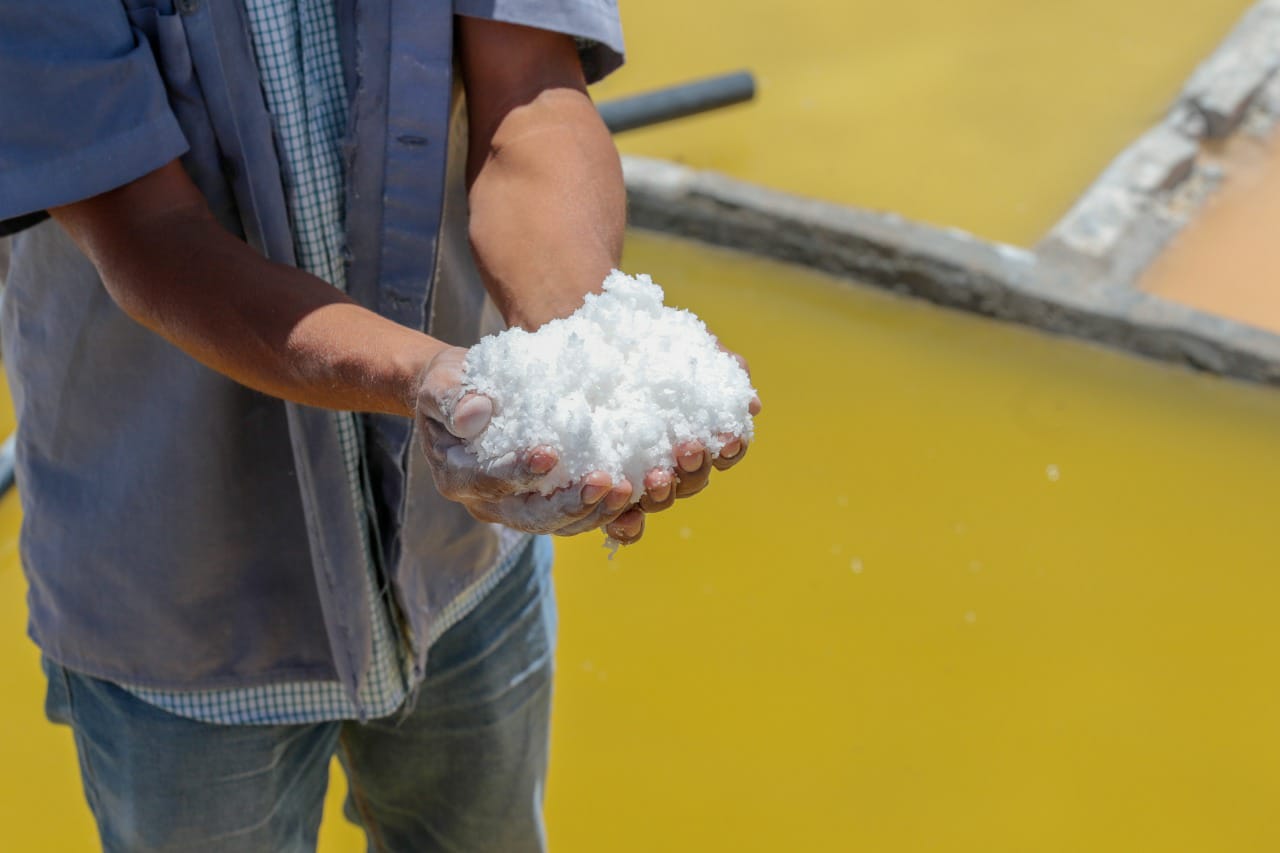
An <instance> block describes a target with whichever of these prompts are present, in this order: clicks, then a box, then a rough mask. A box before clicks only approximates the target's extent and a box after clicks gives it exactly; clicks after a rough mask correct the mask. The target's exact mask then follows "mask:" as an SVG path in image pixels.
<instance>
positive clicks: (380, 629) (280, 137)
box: [122, 0, 412, 724]
mask: <svg viewBox="0 0 1280 853" xmlns="http://www.w3.org/2000/svg"><path fill="white" fill-rule="evenodd" d="M245 10H246V12H247V13H248V20H249V34H250V37H251V39H252V42H253V51H254V56H255V58H256V59H257V65H258V72H259V75H260V76H261V79H262V90H263V95H264V96H265V98H266V103H267V109H268V110H269V111H270V113H271V118H272V122H273V125H274V127H275V136H276V141H277V144H278V147H279V149H280V161H281V175H282V178H283V183H284V193H285V204H286V205H287V206H288V210H289V224H290V230H291V232H292V234H293V250H294V254H295V258H296V261H297V265H298V267H299V268H301V269H304V270H306V271H307V272H309V273H311V274H312V275H315V276H316V277H318V278H321V279H324V280H325V281H327V282H329V284H332V285H333V286H334V287H336V288H337V289H339V290H342V291H345V290H346V286H347V281H346V266H345V264H344V263H343V260H342V246H343V221H342V213H343V204H342V147H341V146H342V140H343V137H344V135H345V133H346V125H347V92H346V85H345V81H344V79H343V73H342V53H341V51H340V50H339V47H338V28H337V19H336V16H335V14H334V9H333V3H332V2H330V0H245ZM330 417H332V418H333V420H334V425H335V428H336V429H337V431H338V437H339V446H340V447H341V449H342V462H343V465H344V466H345V468H346V473H347V485H348V487H349V488H350V489H351V494H352V504H353V506H354V508H355V510H356V513H357V516H358V521H359V522H360V524H361V529H362V530H364V531H365V533H366V538H365V548H364V562H363V565H362V567H361V568H362V570H363V572H364V578H365V585H364V590H363V594H364V598H365V600H366V602H367V607H368V609H369V619H370V626H371V631H370V633H371V636H370V649H369V673H368V676H367V677H366V678H365V679H364V680H363V681H362V682H361V683H360V685H359V688H358V689H359V699H360V701H361V704H362V706H363V708H364V711H365V713H366V714H367V715H369V716H371V717H381V716H385V715H387V714H390V713H391V712H392V711H394V710H395V709H396V708H398V707H399V706H400V704H401V703H402V702H403V701H404V699H405V697H406V696H407V695H408V693H409V689H410V686H411V684H412V677H411V673H410V671H409V667H408V661H409V660H410V659H411V656H412V650H411V649H410V648H408V645H407V641H406V638H404V637H403V636H401V633H400V631H399V626H398V622H397V619H396V613H395V607H396V605H395V602H394V601H393V600H392V596H391V590H390V588H389V587H388V586H387V585H386V584H384V583H383V582H382V573H381V572H380V571H379V568H378V565H377V560H378V555H377V554H376V553H375V549H374V545H373V542H372V541H370V540H371V538H372V532H373V530H374V528H373V526H372V525H370V524H367V523H365V522H366V521H367V520H369V519H371V518H372V517H373V495H372V493H371V489H369V488H368V483H367V477H366V472H365V466H364V436H363V428H362V424H361V422H360V420H359V418H358V417H357V416H356V415H355V414H354V413H352V412H333V413H332V414H331V415H330ZM122 686H124V687H125V688H126V689H128V690H130V691H131V692H133V693H134V695H136V696H138V697H139V698H141V699H144V700H146V701H148V702H151V703H152V704H154V705H158V706H160V707H161V708H165V709H167V710H169V711H172V712H174V713H177V714H181V715H183V716H187V717H191V718H193V719H197V720H203V721H205V722H210V723H254V724H271V723H289V722H313V721H318V720H338V719H351V718H354V717H356V716H358V712H357V710H356V707H355V704H354V703H352V702H351V701H349V700H348V698H347V697H346V695H345V694H344V693H343V691H342V685H341V684H339V683H338V682H337V681H297V682H281V683H277V684H268V685H264V686H261V687H245V688H239V689H236V688H231V689H225V690H196V691H192V690H151V689H147V688H144V687H139V686H136V685H128V684H126V685H122Z"/></svg>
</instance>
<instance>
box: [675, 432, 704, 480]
mask: <svg viewBox="0 0 1280 853" xmlns="http://www.w3.org/2000/svg"><path fill="white" fill-rule="evenodd" d="M674 450H675V456H676V475H677V476H679V475H680V474H681V473H685V474H692V473H693V472H695V471H697V470H698V469H699V468H701V467H702V456H703V453H704V452H705V451H706V448H705V447H703V445H702V442H701V441H697V440H696V439H695V440H690V441H682V442H680V443H679V444H677V445H676V446H675V448H674Z"/></svg>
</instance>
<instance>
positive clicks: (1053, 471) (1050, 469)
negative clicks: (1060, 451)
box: [1044, 465, 1062, 483]
mask: <svg viewBox="0 0 1280 853" xmlns="http://www.w3.org/2000/svg"><path fill="white" fill-rule="evenodd" d="M1044 475H1045V476H1046V477H1048V478H1049V482H1050V483H1056V482H1058V479H1059V478H1060V477H1061V476H1062V472H1061V471H1059V470H1058V466H1057V465H1049V466H1047V467H1046V468H1045V469H1044Z"/></svg>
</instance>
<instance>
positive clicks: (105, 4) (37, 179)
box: [0, 0, 187, 219]
mask: <svg viewBox="0 0 1280 853" xmlns="http://www.w3.org/2000/svg"><path fill="white" fill-rule="evenodd" d="M186 150H187V142H186V139H185V137H184V136H183V134H182V130H181V128H180V127H179V126H178V122H177V119H176V118H175V117H174V115H173V112H172V111H171V110H170V109H169V103H168V99H167V97H166V95H165V88H164V81H163V79H162V78H161V76H160V72H159V70H158V69H157V67H156V63H155V59H154V58H153V57H152V54H151V49H150V47H149V45H148V43H147V41H146V40H145V39H144V38H141V37H139V36H137V35H136V34H135V32H134V30H133V27H132V26H131V25H130V23H129V19H128V16H127V14H126V12H125V9H124V5H123V4H122V3H120V2H118V0H117V2H110V0H44V2H39V3H35V2H17V1H16V0H15V2H0V219H10V218H14V217H18V216H21V215H24V214H29V213H32V212H34V211H38V210H44V209H45V208H48V207H53V206H55V205H59V204H67V203H70V202H73V201H79V200H81V199H85V198H89V197H90V196H94V195H97V194H99V193H102V192H106V191H107V190H110V189H114V188H116V187H119V186H122V185H124V184H127V183H128V182H130V181H132V180H134V179H136V178H139V177H141V176H143V175H145V174H147V173H148V172H151V171H153V170H155V169H158V168H159V167H160V166H163V165H164V164H165V163H168V162H169V161H171V160H173V159H175V158H177V157H179V156H180V155H182V154H183V153H184V152H185V151H186Z"/></svg>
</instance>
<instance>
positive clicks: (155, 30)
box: [129, 0, 240, 234]
mask: <svg viewBox="0 0 1280 853" xmlns="http://www.w3.org/2000/svg"><path fill="white" fill-rule="evenodd" d="M130 5H131V6H132V8H130V9H129V19H130V21H131V22H132V24H133V27H134V31H135V32H136V33H137V34H138V36H139V37H140V38H144V39H146V40H147V42H148V43H149V44H150V46H151V52H152V53H153V54H154V55H155V59H156V66H157V67H158V68H159V70H160V75H161V77H163V78H164V86H165V92H166V94H167V95H168V98H169V107H170V109H172V110H173V114H174V115H175V116H176V117H177V119H178V125H179V126H180V127H181V128H182V132H183V133H184V134H185V135H186V137H187V145H188V146H189V150H188V151H187V153H186V154H184V155H183V156H182V165H183V167H184V168H185V169H186V171H187V174H188V175H189V176H190V177H191V180H192V182H193V183H194V184H195V185H196V187H197V188H199V190H200V192H201V193H202V194H203V195H204V197H205V199H206V200H207V201H208V203H209V207H210V209H211V210H212V211H213V213H214V215H215V216H216V217H217V218H218V220H219V221H220V222H221V223H222V224H223V225H224V226H225V227H227V228H228V229H229V230H231V231H232V232H234V233H236V234H239V233H240V222H239V216H238V215H237V210H236V204H235V199H234V195H233V193H232V190H231V186H230V184H229V182H228V179H227V174H226V169H225V168H224V164H225V162H226V157H224V155H223V152H222V151H221V150H220V148H219V145H218V139H217V136H216V134H215V133H214V126H213V121H212V119H211V117H210V114H209V107H208V102H207V101H206V99H205V96H204V90H203V89H202V87H201V81H200V77H199V74H197V70H196V66H195V63H194V62H193V61H192V54H191V48H190V45H189V42H188V38H189V37H188V33H187V28H186V24H185V22H184V16H183V15H181V14H179V13H178V12H177V11H176V10H175V9H174V4H173V2H172V0H169V2H165V0H159V2H156V3H135V4H130Z"/></svg>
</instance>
